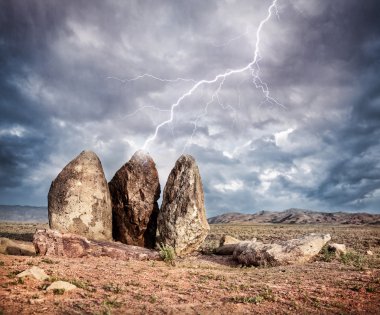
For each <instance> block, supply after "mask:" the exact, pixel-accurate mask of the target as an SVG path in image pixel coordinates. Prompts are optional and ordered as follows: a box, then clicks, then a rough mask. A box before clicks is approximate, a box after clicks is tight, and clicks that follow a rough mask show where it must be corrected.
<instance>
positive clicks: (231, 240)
mask: <svg viewBox="0 0 380 315" xmlns="http://www.w3.org/2000/svg"><path fill="white" fill-rule="evenodd" d="M239 242H240V240H238V239H237V238H234V237H232V236H230V235H227V234H226V235H223V236H222V237H221V239H220V241H219V246H223V245H230V244H237V243H239Z"/></svg>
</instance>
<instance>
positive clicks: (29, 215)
mask: <svg viewBox="0 0 380 315" xmlns="http://www.w3.org/2000/svg"><path fill="white" fill-rule="evenodd" d="M0 221H16V222H47V221H48V210H47V207H31V206H7V205H0Z"/></svg>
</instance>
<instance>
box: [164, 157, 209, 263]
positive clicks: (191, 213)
mask: <svg viewBox="0 0 380 315" xmlns="http://www.w3.org/2000/svg"><path fill="white" fill-rule="evenodd" d="M209 230H210V227H209V225H208V223H207V219H206V212H205V206H204V194H203V186H202V180H201V176H200V174H199V170H198V166H197V164H196V162H195V159H194V158H193V157H192V156H190V155H182V156H181V157H180V158H179V159H178V160H177V162H176V163H175V166H174V168H173V169H172V171H171V172H170V175H169V177H168V180H167V182H166V185H165V189H164V194H163V200H162V206H161V210H160V212H159V214H158V233H159V243H160V244H163V245H168V246H171V247H173V249H174V251H175V254H176V255H177V256H180V257H181V256H185V255H188V254H190V253H192V252H194V251H195V250H197V249H198V248H199V247H200V245H201V244H202V243H203V241H204V240H205V238H206V236H207V234H208V232H209Z"/></svg>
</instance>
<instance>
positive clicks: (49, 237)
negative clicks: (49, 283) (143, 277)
mask: <svg viewBox="0 0 380 315" xmlns="http://www.w3.org/2000/svg"><path fill="white" fill-rule="evenodd" d="M33 244H34V246H35V248H36V252H37V254H40V255H46V256H64V257H71V258H75V257H86V256H95V257H100V256H108V257H111V258H115V259H120V260H129V259H136V260H159V259H160V255H159V254H158V252H157V251H153V250H150V249H147V248H142V247H138V246H132V245H126V244H122V243H116V242H107V241H89V240H88V239H87V238H85V237H83V236H80V235H75V234H62V233H60V232H59V231H56V230H38V231H37V232H36V233H35V234H34V239H33Z"/></svg>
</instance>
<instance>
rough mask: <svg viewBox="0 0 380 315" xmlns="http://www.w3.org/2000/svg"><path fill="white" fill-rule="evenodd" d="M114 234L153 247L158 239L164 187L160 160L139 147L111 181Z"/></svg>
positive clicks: (134, 242) (125, 240)
mask: <svg viewBox="0 0 380 315" xmlns="http://www.w3.org/2000/svg"><path fill="white" fill-rule="evenodd" d="M109 188H110V192H111V199H112V217H113V237H114V239H115V240H116V241H120V242H122V243H125V244H129V245H135V246H142V247H148V248H153V247H154V246H155V243H156V232H157V215H158V211H159V207H158V203H157V200H158V199H159V198H160V193H161V188H160V181H159V178H158V172H157V169H156V164H155V163H154V161H153V159H152V158H151V157H150V156H149V154H148V153H145V152H143V151H137V152H136V153H135V154H134V155H133V156H132V158H131V159H130V160H129V161H128V163H126V164H124V165H123V166H122V167H121V168H120V169H119V170H118V171H117V172H116V174H115V176H114V177H113V178H112V180H111V181H110V182H109Z"/></svg>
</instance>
